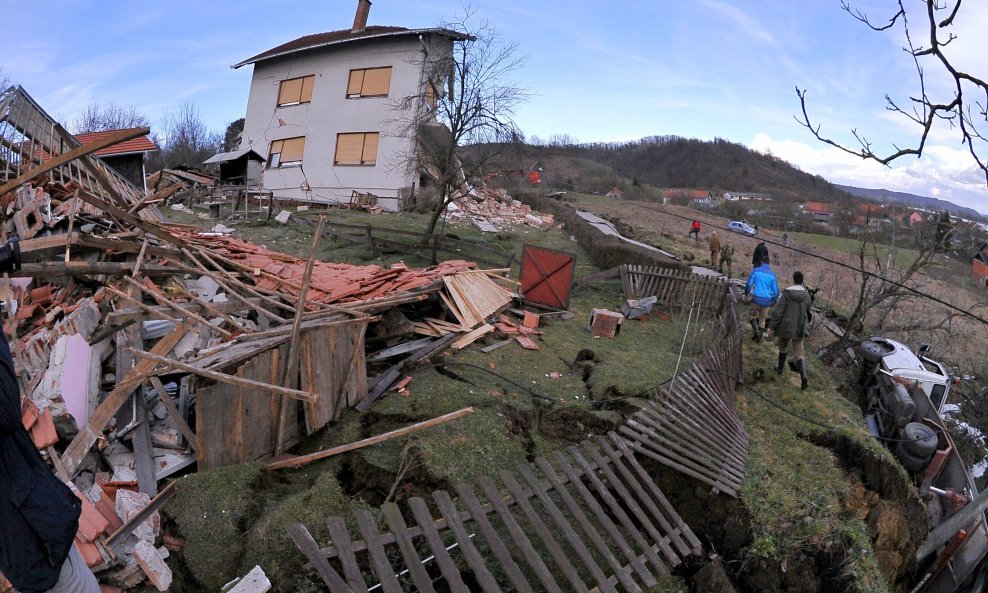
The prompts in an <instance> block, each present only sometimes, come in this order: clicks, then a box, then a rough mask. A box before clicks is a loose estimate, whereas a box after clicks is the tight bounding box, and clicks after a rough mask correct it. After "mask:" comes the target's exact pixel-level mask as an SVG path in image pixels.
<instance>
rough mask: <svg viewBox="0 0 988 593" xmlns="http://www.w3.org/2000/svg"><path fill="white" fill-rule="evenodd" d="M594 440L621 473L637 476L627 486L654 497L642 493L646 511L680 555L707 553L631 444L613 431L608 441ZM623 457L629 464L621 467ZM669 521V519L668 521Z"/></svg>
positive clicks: (629, 480)
mask: <svg viewBox="0 0 988 593" xmlns="http://www.w3.org/2000/svg"><path fill="white" fill-rule="evenodd" d="M594 440H595V442H596V443H597V444H598V445H600V447H601V448H602V449H603V450H604V453H605V454H606V455H607V456H608V458H610V459H613V460H614V461H615V463H614V466H615V467H617V468H618V469H619V471H622V472H624V471H626V470H627V469H630V470H631V471H632V472H634V475H636V476H638V480H635V479H634V477H633V476H631V475H626V476H625V482H626V483H627V484H631V485H632V487H633V488H635V490H636V492H638V491H639V489H645V490H648V491H649V492H650V493H651V497H649V496H647V495H645V494H644V493H641V494H640V495H639V497H640V499H641V500H642V502H643V503H644V504H645V508H647V509H648V510H649V512H650V513H652V516H653V517H655V519H656V520H657V521H659V525H661V526H662V528H663V529H665V530H666V532H667V533H669V534H670V536H671V538H672V543H673V545H675V546H676V547H677V549H679V550H680V553H681V554H682V555H684V556H685V555H687V554H690V553H692V554H701V553H703V546H702V544H701V543H700V540H699V539H697V537H696V535H695V534H694V533H693V530H692V529H690V528H689V525H687V524H686V523H685V522H684V521H683V520H682V518H681V517H680V516H679V512H678V511H676V509H675V507H673V506H672V503H671V502H669V499H668V498H666V496H665V494H663V492H662V490H660V489H659V487H658V486H656V485H655V480H654V479H653V478H652V476H651V475H649V473H648V472H647V471H645V468H644V467H642V465H641V464H640V463H639V462H638V459H637V458H636V457H635V454H634V451H632V450H631V448H630V447H628V444H627V441H625V440H624V439H623V438H621V437H620V436H619V435H618V434H617V433H616V432H613V431H612V432H610V433H608V435H607V438H605V437H603V436H598V437H596V438H595V439H594ZM619 456H621V457H623V458H624V460H625V461H626V463H617V459H618V457H619ZM636 485H637V487H636ZM653 498H654V500H655V501H657V502H658V505H660V506H661V507H662V508H661V510H660V509H659V507H658V506H656V504H655V502H653V500H652V499H653ZM666 517H668V520H667V519H666ZM680 536H682V538H680ZM680 539H682V543H680Z"/></svg>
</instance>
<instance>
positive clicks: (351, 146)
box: [335, 134, 364, 165]
mask: <svg viewBox="0 0 988 593" xmlns="http://www.w3.org/2000/svg"><path fill="white" fill-rule="evenodd" d="M363 148H364V135H363V134H337V136H336V159H335V162H336V164H338V165H359V164H360V157H361V154H362V153H363Z"/></svg>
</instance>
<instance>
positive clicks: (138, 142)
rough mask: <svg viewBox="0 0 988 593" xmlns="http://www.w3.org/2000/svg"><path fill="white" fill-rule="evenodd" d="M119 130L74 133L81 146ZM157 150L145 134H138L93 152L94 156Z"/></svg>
mask: <svg viewBox="0 0 988 593" xmlns="http://www.w3.org/2000/svg"><path fill="white" fill-rule="evenodd" d="M119 131H120V130H107V131H105V132H89V133H86V134H76V135H75V139H76V140H78V141H79V143H80V144H82V145H83V146H85V145H87V144H92V143H93V142H96V141H97V140H101V139H103V138H106V137H107V136H109V135H110V134H115V133H117V132H119ZM150 150H158V147H157V146H156V145H155V143H154V142H152V141H151V139H150V138H148V137H147V136H138V137H137V138H132V139H130V140H125V141H124V142H118V143H117V144H114V145H112V146H107V147H106V148H101V149H99V150H97V151H96V152H95V154H96V156H117V155H121V154H133V153H135V152H146V151H150Z"/></svg>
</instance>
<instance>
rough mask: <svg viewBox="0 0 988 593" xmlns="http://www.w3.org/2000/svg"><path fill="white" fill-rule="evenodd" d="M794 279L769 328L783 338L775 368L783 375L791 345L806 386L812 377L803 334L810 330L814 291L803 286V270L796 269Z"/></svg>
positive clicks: (801, 377) (785, 291)
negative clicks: (808, 369) (807, 370)
mask: <svg viewBox="0 0 988 593" xmlns="http://www.w3.org/2000/svg"><path fill="white" fill-rule="evenodd" d="M792 281H793V285H792V286H790V287H789V288H787V289H785V290H784V291H782V298H780V299H779V305H778V306H777V307H776V308H775V311H773V312H772V319H771V320H770V321H769V329H770V330H771V331H772V333H773V334H775V336H776V337H777V338H778V341H779V366H777V367H775V372H776V373H778V374H780V375H781V374H782V373H783V371H784V370H785V364H786V356H787V355H788V353H789V347H790V345H791V346H792V354H793V357H795V358H796V363H795V365H791V366H792V367H793V369H794V370H796V371H798V372H799V378H800V389H806V387H807V386H808V385H809V377H808V375H807V373H806V358H805V357H804V356H803V338H805V337H806V336H808V335H809V333H810V303H811V301H812V295H811V294H810V291H808V290H806V287H805V286H803V273H802V272H800V271H796V272H793V274H792Z"/></svg>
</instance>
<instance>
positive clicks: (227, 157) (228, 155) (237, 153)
mask: <svg viewBox="0 0 988 593" xmlns="http://www.w3.org/2000/svg"><path fill="white" fill-rule="evenodd" d="M244 155H248V156H247V159H248V160H255V161H260V162H262V163H263V162H264V160H265V159H264V156H263V155H261V154H260V153H258V152H257V151H256V150H253V149H251V148H244V149H241V150H234V151H232V152H221V153H218V154H214V155H213V156H211V157H209V158H208V159H206V160H205V161H203V163H202V164H204V165H212V164H213V163H228V162H230V161H235V160H237V159H239V158H240V157H242V156H244Z"/></svg>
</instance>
